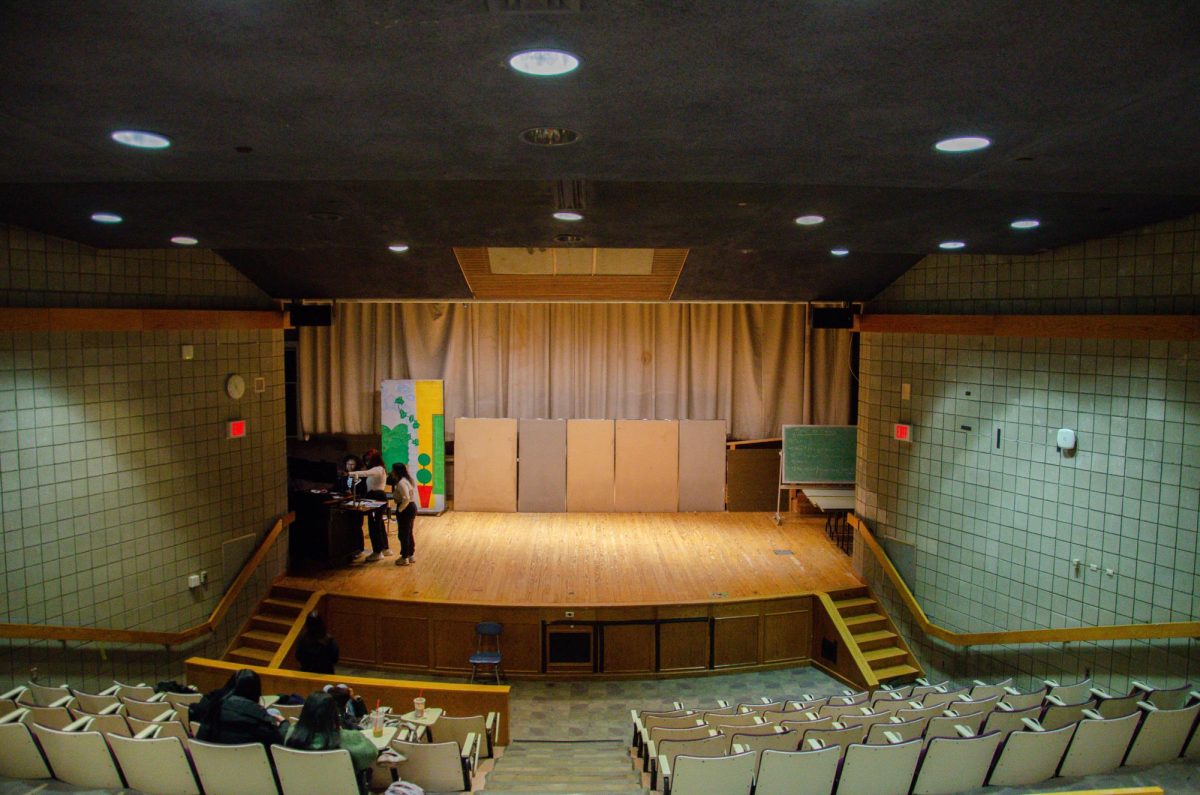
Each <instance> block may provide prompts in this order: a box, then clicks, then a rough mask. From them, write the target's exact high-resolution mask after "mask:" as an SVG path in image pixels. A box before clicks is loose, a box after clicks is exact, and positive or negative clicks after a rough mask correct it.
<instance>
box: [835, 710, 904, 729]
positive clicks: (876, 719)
mask: <svg viewBox="0 0 1200 795" xmlns="http://www.w3.org/2000/svg"><path fill="white" fill-rule="evenodd" d="M891 718H892V713H890V712H872V713H870V714H868V715H853V714H851V715H843V716H842V717H841V720H840V721H839V723H841V724H842V725H843V726H862V727H863V730H864V731H870V730H871V727H872V726H874V725H875V724H877V723H886V722H888V721H889V720H891Z"/></svg>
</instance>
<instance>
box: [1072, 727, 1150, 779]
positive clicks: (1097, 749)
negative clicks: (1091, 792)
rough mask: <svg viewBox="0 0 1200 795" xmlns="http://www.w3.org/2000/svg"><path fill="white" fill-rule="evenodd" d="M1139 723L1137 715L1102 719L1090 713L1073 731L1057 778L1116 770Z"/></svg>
mask: <svg viewBox="0 0 1200 795" xmlns="http://www.w3.org/2000/svg"><path fill="white" fill-rule="evenodd" d="M1141 720H1142V715H1141V713H1140V712H1138V713H1135V714H1133V715H1126V716H1124V717H1122V718H1103V717H1101V716H1100V713H1098V712H1091V714H1090V715H1089V716H1086V717H1085V718H1084V719H1083V720H1081V721H1079V725H1077V726H1076V727H1075V735H1074V737H1072V738H1071V745H1070V746H1069V747H1068V748H1067V753H1066V755H1065V756H1063V761H1062V765H1061V766H1059V769H1058V774H1059V775H1060V776H1090V775H1092V774H1093V773H1107V772H1108V771H1110V770H1116V769H1117V768H1118V767H1120V766H1121V762H1122V760H1124V759H1125V752H1126V751H1127V750H1128V749H1129V743H1130V742H1131V741H1132V740H1133V735H1134V732H1136V731H1137V727H1138V724H1139V723H1140V722H1141Z"/></svg>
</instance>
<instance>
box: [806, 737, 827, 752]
mask: <svg viewBox="0 0 1200 795" xmlns="http://www.w3.org/2000/svg"><path fill="white" fill-rule="evenodd" d="M808 747H809V748H810V749H811V750H813V751H820V750H821V749H822V748H824V747H825V743H823V742H821V741H820V740H818V739H817V738H816V737H809V738H808Z"/></svg>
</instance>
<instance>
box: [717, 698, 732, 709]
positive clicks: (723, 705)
mask: <svg viewBox="0 0 1200 795" xmlns="http://www.w3.org/2000/svg"><path fill="white" fill-rule="evenodd" d="M728 706H729V702H728V701H726V700H725V699H723V698H718V699H717V709H725V708H726V707H728Z"/></svg>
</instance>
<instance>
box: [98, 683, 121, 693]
mask: <svg viewBox="0 0 1200 795" xmlns="http://www.w3.org/2000/svg"><path fill="white" fill-rule="evenodd" d="M120 689H121V686H120V685H113V686H112V687H106V688H104V689H103V690H101V691H100V692H99V693H97V694H96V695H99V696H115V695H116V694H117V692H118V691H119V690H120Z"/></svg>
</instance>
